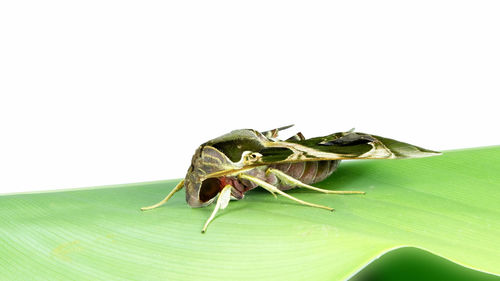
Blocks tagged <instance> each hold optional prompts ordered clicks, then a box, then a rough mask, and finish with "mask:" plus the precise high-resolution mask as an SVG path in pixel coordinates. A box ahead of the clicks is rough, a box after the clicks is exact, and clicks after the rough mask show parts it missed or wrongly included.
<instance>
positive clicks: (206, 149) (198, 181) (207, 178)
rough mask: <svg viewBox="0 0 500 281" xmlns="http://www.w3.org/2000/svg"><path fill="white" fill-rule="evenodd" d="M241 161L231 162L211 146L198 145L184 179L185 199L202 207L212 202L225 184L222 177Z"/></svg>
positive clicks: (193, 204) (240, 165)
mask: <svg viewBox="0 0 500 281" xmlns="http://www.w3.org/2000/svg"><path fill="white" fill-rule="evenodd" d="M249 157H250V158H251V156H249ZM241 162H242V161H240V162H237V163H234V162H232V161H231V160H230V159H229V158H228V157H227V156H226V155H225V154H224V153H223V152H221V151H220V150H218V149H217V148H215V147H213V146H209V145H202V146H200V147H199V148H198V149H197V150H196V152H195V154H194V155H193V159H192V160H191V166H190V167H189V169H188V172H187V174H186V177H185V179H184V185H185V187H186V201H187V203H188V204H189V206H191V207H203V206H206V205H209V204H210V203H212V201H213V200H214V199H215V197H216V196H217V194H218V193H219V192H220V191H221V190H222V189H223V188H224V186H225V182H224V181H223V180H222V179H223V178H224V176H225V174H226V172H229V171H233V170H235V169H239V168H241V167H242V163H241Z"/></svg>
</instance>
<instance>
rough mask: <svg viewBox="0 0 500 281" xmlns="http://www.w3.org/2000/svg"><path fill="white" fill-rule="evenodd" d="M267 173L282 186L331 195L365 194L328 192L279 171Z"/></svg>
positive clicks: (271, 169) (268, 171)
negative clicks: (279, 181)
mask: <svg viewBox="0 0 500 281" xmlns="http://www.w3.org/2000/svg"><path fill="white" fill-rule="evenodd" d="M269 173H271V174H274V175H275V176H276V177H277V178H279V179H280V180H281V182H283V183H284V184H288V185H290V186H296V187H304V188H308V189H311V190H315V191H319V192H323V193H331V194H365V192H363V191H343V190H328V189H322V188H317V187H314V186H311V185H308V184H305V183H303V182H301V181H299V180H298V179H295V178H293V177H291V176H289V175H287V174H285V173H283V172H282V171H280V170H277V169H273V168H269V169H267V171H266V175H268V174H269Z"/></svg>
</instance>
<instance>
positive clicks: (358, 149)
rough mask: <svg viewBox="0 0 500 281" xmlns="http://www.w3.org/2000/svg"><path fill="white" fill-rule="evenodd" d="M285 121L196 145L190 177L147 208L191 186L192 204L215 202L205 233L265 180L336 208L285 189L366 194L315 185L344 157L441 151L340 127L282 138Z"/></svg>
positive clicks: (274, 190)
mask: <svg viewBox="0 0 500 281" xmlns="http://www.w3.org/2000/svg"><path fill="white" fill-rule="evenodd" d="M292 126H293V125H290V126H285V127H281V128H277V129H273V130H269V131H265V132H259V131H256V130H252V129H242V130H235V131H232V132H230V133H228V134H225V135H222V136H220V137H218V138H215V139H213V140H210V141H208V142H205V143H204V144H202V145H200V147H198V149H197V150H196V151H195V153H194V155H193V158H192V160H191V166H189V169H188V171H187V174H186V177H185V178H184V179H183V180H181V181H180V182H179V183H178V184H177V186H175V187H174V189H173V190H172V191H171V192H170V193H169V194H168V195H167V196H166V197H165V198H164V199H163V200H161V201H160V202H158V203H156V204H154V205H152V206H149V207H144V208H141V210H150V209H154V208H157V207H159V206H161V205H163V204H165V203H166V202H167V201H168V200H169V199H170V198H171V197H172V196H173V195H174V193H176V192H177V191H179V190H181V189H182V188H183V187H186V201H187V203H188V205H189V206H190V207H195V208H196V207H204V206H207V205H210V204H212V203H213V202H216V203H215V208H214V210H213V212H212V214H211V215H210V217H209V218H208V220H207V221H206V223H205V225H204V226H203V228H202V233H205V231H206V230H207V227H208V225H209V224H210V222H211V221H212V220H213V219H214V217H215V215H216V213H217V212H218V211H219V209H224V208H226V207H227V205H228V204H229V201H230V199H233V200H240V199H243V197H244V196H245V194H246V192H248V191H249V190H252V189H254V188H256V187H257V186H261V187H262V188H264V189H266V190H267V191H269V192H270V193H271V194H272V195H274V196H275V197H276V194H279V195H282V196H284V197H287V198H289V199H291V200H294V201H296V202H298V203H300V204H303V205H307V206H311V207H317V208H322V209H326V210H330V211H333V208H330V207H327V206H323V205H318V204H314V203H310V202H306V201H303V200H300V199H298V198H296V197H294V196H291V195H289V194H287V193H285V192H284V191H286V190H289V189H292V188H296V187H299V188H307V189H311V190H314V191H318V192H323V193H331V194H364V192H361V191H338V190H327V189H321V188H318V187H314V186H311V184H314V183H316V182H320V181H322V180H324V179H325V178H327V177H328V176H330V175H331V174H332V173H333V172H334V171H335V170H336V169H337V167H338V165H339V163H340V161H341V160H344V159H399V158H415V157H427V156H434V155H439V154H441V153H440V152H437V151H432V150H428V149H424V148H421V147H418V146H414V145H411V144H408V143H404V142H399V141H396V140H393V139H389V138H384V137H380V136H375V135H370V134H365V133H360V132H354V130H353V129H352V130H350V131H347V132H339V133H334V134H330V135H327V136H323V137H315V138H310V139H306V138H305V137H304V136H303V135H302V133H300V132H299V133H297V134H296V135H294V136H292V137H290V138H289V139H286V140H279V139H278V133H279V132H280V131H282V130H284V129H288V128H290V127H292Z"/></svg>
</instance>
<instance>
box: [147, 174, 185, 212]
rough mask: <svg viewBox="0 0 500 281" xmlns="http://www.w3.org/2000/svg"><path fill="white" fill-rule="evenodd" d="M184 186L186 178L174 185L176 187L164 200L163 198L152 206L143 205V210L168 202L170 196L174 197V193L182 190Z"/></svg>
mask: <svg viewBox="0 0 500 281" xmlns="http://www.w3.org/2000/svg"><path fill="white" fill-rule="evenodd" d="M183 187H184V180H181V182H179V183H178V184H177V185H176V186H175V187H174V189H172V191H170V193H169V194H168V195H167V196H166V197H165V198H163V200H161V201H160V202H158V203H156V204H154V205H152V206H149V207H142V208H141V211H146V210H151V209H154V208H158V207H160V206H161V205H163V204H165V203H167V201H168V199H170V197H172V196H173V195H174V193H176V192H177V191H179V190H181V189H182V188H183Z"/></svg>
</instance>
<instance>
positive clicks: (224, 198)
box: [201, 184, 232, 233]
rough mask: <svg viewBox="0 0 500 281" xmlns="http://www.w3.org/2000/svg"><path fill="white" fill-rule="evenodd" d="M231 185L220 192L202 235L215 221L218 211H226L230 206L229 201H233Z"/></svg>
mask: <svg viewBox="0 0 500 281" xmlns="http://www.w3.org/2000/svg"><path fill="white" fill-rule="evenodd" d="M231 188H232V186H231V185H229V184H228V185H226V186H225V187H224V188H223V189H222V190H221V192H219V196H218V197H217V203H216V204H215V209H214V211H213V212H212V214H211V215H210V217H209V218H208V220H207V222H206V223H205V225H204V226H203V229H202V230H201V233H205V232H206V231H207V227H208V225H209V224H210V222H211V221H212V220H213V219H214V217H215V214H217V211H219V209H225V208H226V207H227V205H228V204H229V200H230V199H231Z"/></svg>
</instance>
